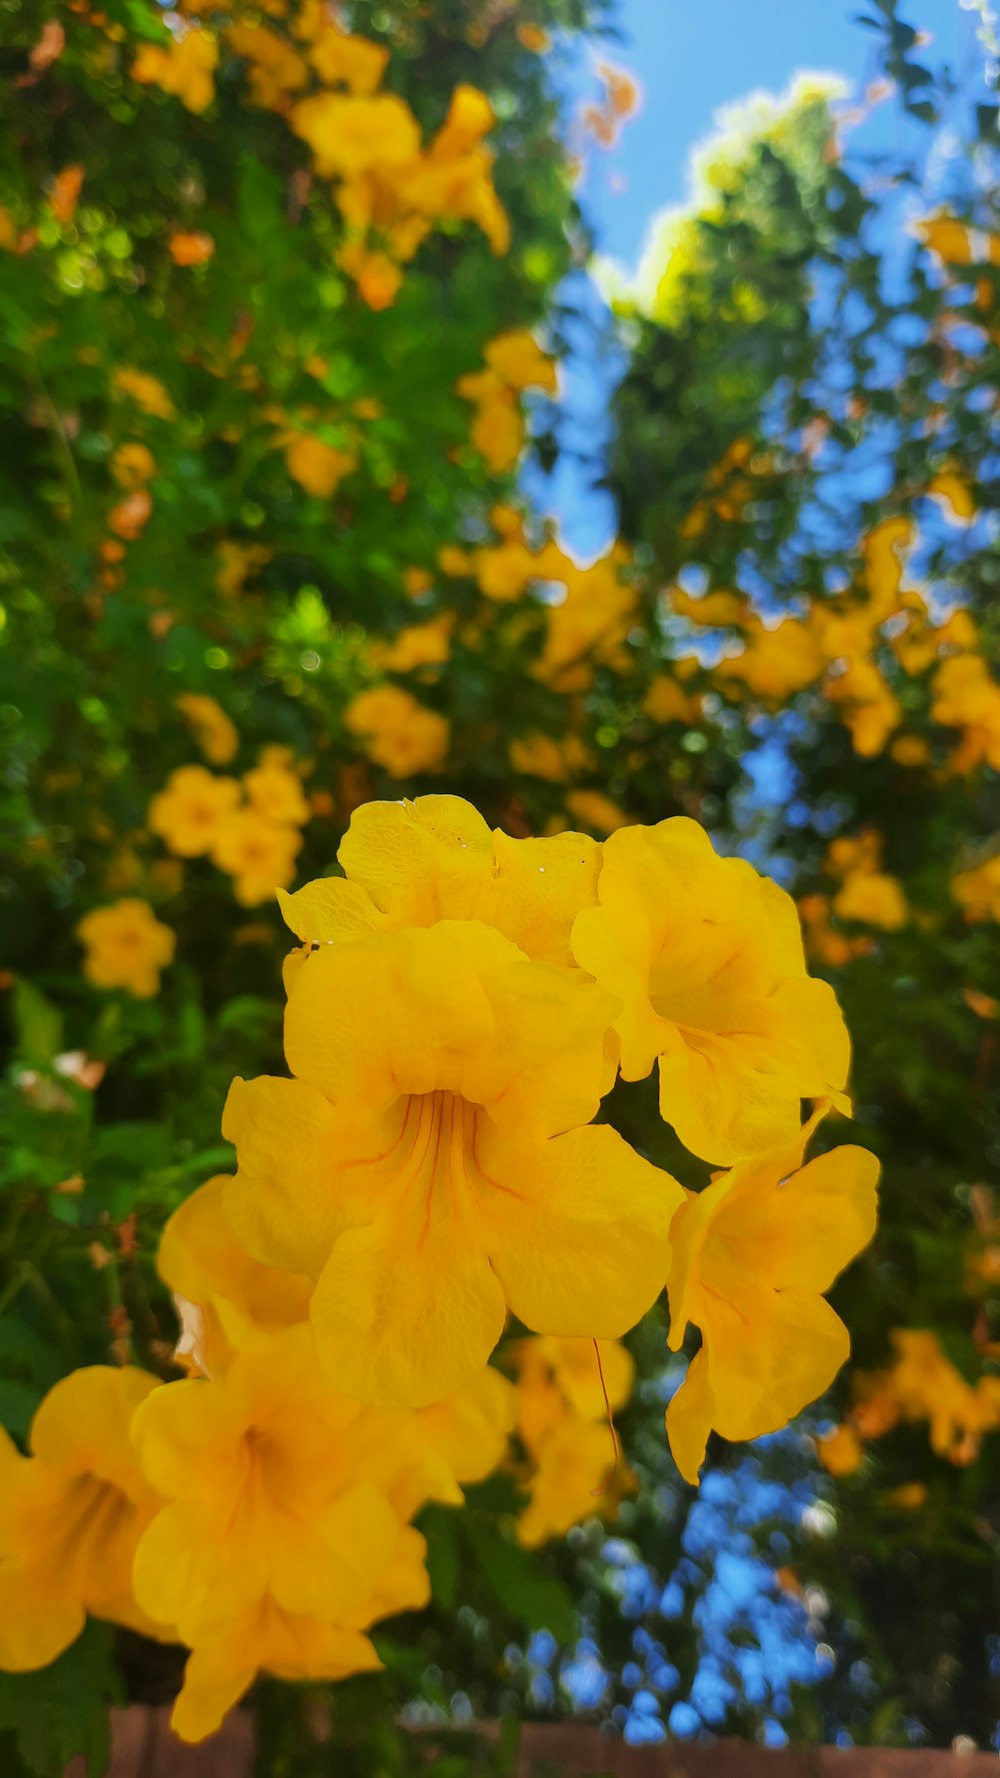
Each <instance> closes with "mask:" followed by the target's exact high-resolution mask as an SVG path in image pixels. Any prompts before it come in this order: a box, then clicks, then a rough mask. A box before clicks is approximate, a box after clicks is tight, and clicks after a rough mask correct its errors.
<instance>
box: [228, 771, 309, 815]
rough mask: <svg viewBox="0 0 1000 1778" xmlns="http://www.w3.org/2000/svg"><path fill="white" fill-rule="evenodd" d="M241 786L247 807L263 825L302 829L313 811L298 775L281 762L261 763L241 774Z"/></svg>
mask: <svg viewBox="0 0 1000 1778" xmlns="http://www.w3.org/2000/svg"><path fill="white" fill-rule="evenodd" d="M243 786H244V789H245V790H246V793H247V796H248V797H249V799H250V806H251V808H252V809H254V810H255V812H256V813H257V814H258V815H260V816H261V817H262V819H263V820H265V821H276V822H278V823H287V824H288V825H289V826H292V827H303V826H304V825H305V823H306V822H307V821H308V820H309V818H310V816H311V814H312V810H311V809H310V807H309V804H308V802H307V801H306V798H305V796H304V795H303V792H302V781H301V779H300V778H299V775H298V773H297V772H294V771H292V769H291V767H290V766H288V765H285V764H284V763H282V762H281V761H277V760H275V761H273V762H266V761H264V760H262V761H261V763H260V765H257V766H255V767H254V768H253V770H252V771H250V772H244V774H243Z"/></svg>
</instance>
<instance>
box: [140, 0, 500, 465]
mask: <svg viewBox="0 0 1000 1778" xmlns="http://www.w3.org/2000/svg"><path fill="white" fill-rule="evenodd" d="M185 10H186V11H187V12H188V13H199V14H204V13H208V12H212V13H214V15H215V17H214V21H213V24H211V25H210V24H209V23H208V22H206V21H205V19H204V18H194V19H192V18H188V19H187V20H184V21H183V22H181V23H180V24H179V25H178V26H177V27H175V29H174V31H173V33H172V36H171V41H170V43H169V44H168V45H166V46H163V47H161V46H160V45H159V44H145V45H143V47H142V48H141V49H140V51H139V53H138V55H137V56H136V58H135V61H134V62H133V64H132V70H131V72H132V78H133V79H134V80H138V81H140V82H142V83H144V84H146V85H149V84H152V85H156V86H159V87H161V88H162V89H163V91H164V92H168V93H172V94H173V95H174V96H175V97H176V98H178V99H180V101H181V103H182V104H183V105H186V106H187V108H188V110H189V111H195V112H201V111H205V110H206V109H207V108H208V106H209V105H211V103H212V101H213V99H214V97H215V78H214V77H215V72H216V69H217V67H218V65H219V59H220V49H224V50H225V51H226V52H227V53H228V55H229V56H231V57H232V58H233V60H234V61H238V62H240V63H242V64H243V65H244V67H245V70H246V79H247V83H248V86H249V90H250V96H251V99H252V101H253V103H254V104H255V105H258V106H261V107H262V108H263V109H265V110H268V111H275V112H278V113H280V115H281V116H282V117H284V118H285V119H286V121H287V123H288V126H289V128H290V129H291V130H292V131H293V132H294V134H295V135H296V136H299V137H301V138H302V140H303V141H304V142H306V143H307V144H308V146H309V149H310V151H311V154H312V164H313V170H314V172H315V173H316V174H317V175H318V176H319V177H320V178H321V179H327V180H330V181H331V183H332V187H333V196H334V201H335V203H336V205H337V207H338V209H339V211H340V213H341V216H342V218H343V221H344V224H345V228H346V234H345V238H344V240H343V242H342V244H341V246H340V249H339V251H338V255H337V257H338V261H339V263H340V265H341V267H342V268H343V270H344V271H345V272H346V273H347V274H348V276H349V277H350V278H351V279H352V280H353V281H354V283H355V285H356V287H357V289H358V292H359V294H360V295H361V297H362V299H363V300H364V301H365V302H366V303H367V304H368V306H369V307H370V308H372V309H386V308H389V307H390V306H391V305H392V303H394V302H395V300H396V297H397V295H398V293H399V289H400V286H401V284H402V281H403V270H402V268H403V267H404V266H405V265H407V264H408V263H409V261H410V260H412V259H413V257H414V255H415V254H416V252H417V250H418V248H419V247H420V245H421V243H422V242H423V241H424V240H425V239H426V237H427V235H428V234H429V233H430V232H431V230H432V229H433V228H434V227H436V226H440V225H448V224H451V223H456V222H470V223H473V224H475V225H476V226H477V227H478V228H480V229H481V230H482V231H483V233H484V234H485V236H486V238H487V240H488V241H489V243H490V246H491V247H492V249H493V251H494V253H497V254H503V253H506V252H507V249H508V247H509V245H510V226H509V223H508V220H507V216H506V213H505V212H504V209H503V206H502V205H501V203H500V200H499V198H498V197H497V194H496V191H495V189H494V186H493V175H492V169H493V156H492V154H491V153H490V152H489V150H488V149H487V148H486V147H485V146H484V140H485V138H486V136H488V135H489V133H490V131H491V130H492V129H493V126H494V123H495V118H494V115H493V108H492V106H491V105H490V103H489V100H488V99H487V98H486V97H485V95H484V94H483V93H481V92H479V91H478V90H477V89H476V88H475V87H472V86H460V87H458V88H456V90H455V92H454V93H453V95H452V100H451V105H450V108H449V111H448V115H447V117H446V118H445V120H444V123H443V124H442V125H441V128H440V129H439V130H438V132H437V134H436V136H435V137H434V139H433V140H432V141H431V142H430V143H429V144H428V145H427V146H426V147H424V146H423V144H422V140H421V132H420V125H419V123H418V121H417V119H416V117H415V116H414V113H413V112H412V111H411V109H410V107H409V105H408V104H407V103H406V101H405V100H404V99H402V98H400V97H399V95H398V94H396V93H387V92H382V91H381V90H380V89H381V86H382V79H383V76H384V74H385V70H386V66H387V64H388V60H389V52H388V50H387V49H385V48H384V47H383V46H382V45H381V44H378V43H375V42H372V41H371V40H369V39H368V38H366V37H362V36H358V35H354V34H351V33H349V32H347V31H344V30H343V29H341V27H340V26H339V25H338V24H337V23H336V22H335V20H334V19H333V17H332V16H331V11H330V9H329V8H327V7H326V6H324V5H322V4H320V3H319V0H305V3H304V4H303V5H301V6H300V7H298V8H297V9H296V10H295V11H294V13H292V12H291V11H290V9H289V11H288V13H287V14H286V9H285V7H284V6H282V5H269V6H268V7H267V8H266V9H265V10H266V12H267V14H268V19H267V22H265V21H264V20H263V19H261V18H260V17H259V16H258V15H255V14H242V15H239V16H236V17H233V16H232V15H231V13H230V11H229V9H227V8H226V7H225V6H224V5H222V4H220V5H219V6H217V7H212V6H205V5H203V4H200V3H199V4H198V5H194V4H189V5H188V6H187V7H186V8H182V11H185ZM206 238H207V237H196V236H187V237H183V238H182V240H181V244H180V246H179V248H178V249H177V251H176V252H175V253H174V257H175V260H176V263H178V264H182V265H192V264H199V263H203V261H204V260H205V258H207V257H209V256H210V253H211V244H210V246H209V248H208V250H207V251H206V250H205V249H204V248H203V247H202V246H201V245H200V242H201V241H202V240H203V239H206ZM192 242H193V243H194V245H193V246H192V245H191V243H192ZM172 250H173V249H172ZM293 473H295V472H294V471H293Z"/></svg>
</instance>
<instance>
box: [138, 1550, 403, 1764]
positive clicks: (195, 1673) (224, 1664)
mask: <svg viewBox="0 0 1000 1778" xmlns="http://www.w3.org/2000/svg"><path fill="white" fill-rule="evenodd" d="M416 1535H417V1533H416V1532H412V1533H411V1536H413V1537H416ZM395 1575H396V1577H398V1579H399V1580H404V1581H405V1580H409V1582H410V1585H409V1589H408V1591H407V1588H406V1587H405V1586H401V1587H400V1588H399V1592H400V1597H399V1599H398V1601H393V1600H392V1599H391V1597H390V1598H389V1599H388V1602H387V1603H386V1605H385V1610H384V1612H380V1613H379V1615H388V1614H389V1613H390V1612H392V1611H402V1610H406V1609H407V1608H409V1607H412V1606H419V1605H422V1604H424V1603H425V1600H424V1598H423V1597H422V1596H421V1595H420V1594H419V1593H418V1590H417V1582H418V1580H419V1576H420V1570H419V1569H418V1568H417V1567H416V1565H415V1564H412V1565H411V1568H410V1570H409V1571H407V1570H406V1569H405V1568H404V1566H403V1564H402V1562H400V1563H397V1564H396V1565H395ZM381 1665H382V1663H381V1661H380V1660H379V1658H378V1655H377V1654H376V1652H375V1649H374V1647H373V1645H372V1643H371V1641H370V1640H369V1638H368V1637H367V1636H365V1635H363V1634H362V1633H361V1632H360V1631H359V1630H351V1629H343V1628H341V1626H340V1625H338V1624H331V1623H327V1622H325V1621H324V1620H322V1619H320V1618H315V1617H303V1616H301V1615H297V1614H295V1613H294V1612H290V1611H285V1610H283V1609H282V1607H281V1606H280V1605H278V1604H277V1603H276V1602H275V1600H274V1599H273V1598H272V1597H271V1595H270V1594H265V1596H264V1597H263V1599H260V1600H258V1601H255V1603H254V1604H253V1605H251V1606H249V1607H248V1608H247V1610H246V1611H245V1612H243V1613H242V1614H241V1616H240V1617H239V1618H238V1619H237V1620H236V1621H235V1623H233V1624H231V1625H227V1626H226V1628H225V1629H224V1630H222V1631H220V1632H219V1634H217V1635H216V1636H213V1638H212V1640H211V1641H208V1642H205V1643H203V1644H200V1645H199V1647H198V1648H196V1649H195V1650H194V1651H193V1653H192V1654H191V1655H190V1657H189V1659H188V1663H187V1666H186V1667H185V1669H184V1685H183V1689H182V1690H181V1692H180V1695H179V1696H178V1698H177V1700H176V1702H175V1704H174V1707H173V1710H172V1712H171V1716H170V1726H171V1728H172V1729H173V1731H174V1733H175V1734H176V1735H178V1736H179V1737H180V1739H181V1740H182V1741H188V1742H192V1741H203V1740H204V1739H205V1737H206V1736H208V1735H214V1734H215V1732H216V1730H217V1729H219V1728H221V1726H222V1721H223V1718H224V1717H225V1716H226V1715H227V1714H228V1712H229V1711H230V1710H231V1709H232V1707H233V1705H234V1704H236V1703H237V1702H238V1701H239V1699H240V1698H241V1697H242V1696H243V1693H244V1692H245V1691H247V1689H248V1688H249V1687H250V1686H251V1685H252V1684H253V1682H254V1680H255V1679H256V1677H257V1675H258V1673H268V1674H270V1675H271V1677H272V1678H273V1679H286V1680H296V1679H297V1680H314V1681H316V1680H324V1679H325V1680H334V1679H346V1678H347V1677H348V1675H350V1674H352V1673H371V1672H375V1671H377V1670H378V1668H379V1667H381Z"/></svg>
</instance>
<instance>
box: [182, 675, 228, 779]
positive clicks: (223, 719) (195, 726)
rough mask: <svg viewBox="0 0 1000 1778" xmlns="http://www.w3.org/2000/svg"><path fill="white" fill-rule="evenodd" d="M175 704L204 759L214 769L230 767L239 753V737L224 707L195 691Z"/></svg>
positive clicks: (185, 694) (183, 696) (187, 692)
mask: <svg viewBox="0 0 1000 1778" xmlns="http://www.w3.org/2000/svg"><path fill="white" fill-rule="evenodd" d="M176 703H177V708H178V710H179V711H180V713H181V715H182V716H183V717H184V718H185V720H186V721H187V723H188V724H189V725H190V728H191V731H192V733H193V735H194V738H195V740H196V741H197V743H198V746H199V747H200V748H201V750H202V753H203V754H204V755H205V758H206V759H207V760H209V761H210V762H211V764H212V765H214V766H227V765H228V764H229V762H230V760H231V759H233V758H235V756H236V753H237V752H238V750H239V745H240V736H239V730H238V729H237V727H236V724H235V723H234V722H233V720H232V718H231V717H229V716H227V715H226V712H225V711H224V710H223V708H222V706H221V704H217V703H216V701H215V699H214V698H210V697H207V696H205V695H204V694H203V693H202V692H194V691H184V692H181V694H180V696H179V698H177V700H176Z"/></svg>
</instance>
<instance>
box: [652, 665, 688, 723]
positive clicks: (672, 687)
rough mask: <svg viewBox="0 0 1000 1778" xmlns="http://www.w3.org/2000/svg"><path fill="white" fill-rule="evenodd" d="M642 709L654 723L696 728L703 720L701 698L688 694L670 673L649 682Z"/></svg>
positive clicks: (660, 675)
mask: <svg viewBox="0 0 1000 1778" xmlns="http://www.w3.org/2000/svg"><path fill="white" fill-rule="evenodd" d="M642 707H643V710H644V711H645V713H646V715H647V716H648V717H649V718H650V719H651V720H652V721H653V722H683V723H684V724H686V726H687V727H689V728H692V727H696V726H697V724H698V723H699V721H700V720H701V698H700V697H699V695H698V693H697V692H687V691H685V690H684V687H683V686H682V685H680V684H679V683H678V681H677V680H676V679H675V678H674V677H673V675H672V674H670V673H657V675H656V677H655V679H651V680H650V682H649V690H648V691H647V693H646V696H645V697H644V698H643V701H642Z"/></svg>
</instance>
